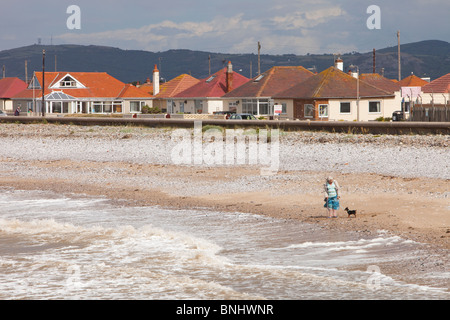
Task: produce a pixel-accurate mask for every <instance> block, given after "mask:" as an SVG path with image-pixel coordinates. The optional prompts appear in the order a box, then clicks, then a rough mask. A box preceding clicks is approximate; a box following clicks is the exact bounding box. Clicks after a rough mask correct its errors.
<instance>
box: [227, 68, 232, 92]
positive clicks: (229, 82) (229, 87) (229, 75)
mask: <svg viewBox="0 0 450 320" xmlns="http://www.w3.org/2000/svg"><path fill="white" fill-rule="evenodd" d="M226 86H227V88H226V91H227V93H228V92H230V91H231V90H233V65H232V64H231V61H228V66H227V74H226Z"/></svg>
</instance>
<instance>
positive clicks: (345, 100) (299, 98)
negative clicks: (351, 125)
mask: <svg viewBox="0 0 450 320" xmlns="http://www.w3.org/2000/svg"><path fill="white" fill-rule="evenodd" d="M274 99H276V100H280V99H283V100H288V99H290V100H292V102H291V103H290V104H288V106H292V108H293V110H288V113H289V114H291V113H292V115H293V118H294V119H301V120H318V121H329V120H332V121H333V120H334V121H337V120H349V121H353V120H358V121H367V120H375V119H376V118H379V117H390V116H392V113H393V112H394V111H396V110H397V109H398V105H397V103H398V101H397V100H396V99H395V94H394V93H392V92H389V91H386V90H383V89H380V88H377V87H375V86H373V85H370V84H368V83H366V82H365V81H363V80H361V79H359V78H358V77H357V76H356V77H354V76H352V75H349V74H348V73H345V72H343V71H342V70H341V69H340V68H338V67H336V66H333V67H330V68H328V69H326V70H324V71H322V72H321V73H319V74H317V75H314V76H312V77H310V78H309V79H307V80H305V81H303V82H301V83H299V84H297V85H295V86H293V87H292V88H290V89H287V90H285V91H283V92H280V93H277V94H276V95H275V96H274Z"/></svg>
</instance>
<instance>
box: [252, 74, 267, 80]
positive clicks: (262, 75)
mask: <svg viewBox="0 0 450 320" xmlns="http://www.w3.org/2000/svg"><path fill="white" fill-rule="evenodd" d="M264 76H265V74H261V75H259V76H258V77H256V78H255V80H254V81H255V82H259V81H261V79H262V78H264Z"/></svg>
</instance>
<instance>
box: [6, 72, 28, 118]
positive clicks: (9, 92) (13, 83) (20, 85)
mask: <svg viewBox="0 0 450 320" xmlns="http://www.w3.org/2000/svg"><path fill="white" fill-rule="evenodd" d="M26 88H27V84H26V83H25V82H24V81H22V80H20V79H19V78H3V79H0V110H3V111H10V112H12V111H13V110H14V108H13V101H12V100H11V98H12V97H14V96H15V95H16V94H17V93H19V92H21V91H23V90H25V89H26ZM22 111H27V110H25V109H22Z"/></svg>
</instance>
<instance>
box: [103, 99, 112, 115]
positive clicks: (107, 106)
mask: <svg viewBox="0 0 450 320" xmlns="http://www.w3.org/2000/svg"><path fill="white" fill-rule="evenodd" d="M103 112H105V113H111V112H112V101H107V102H104V103H103Z"/></svg>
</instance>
